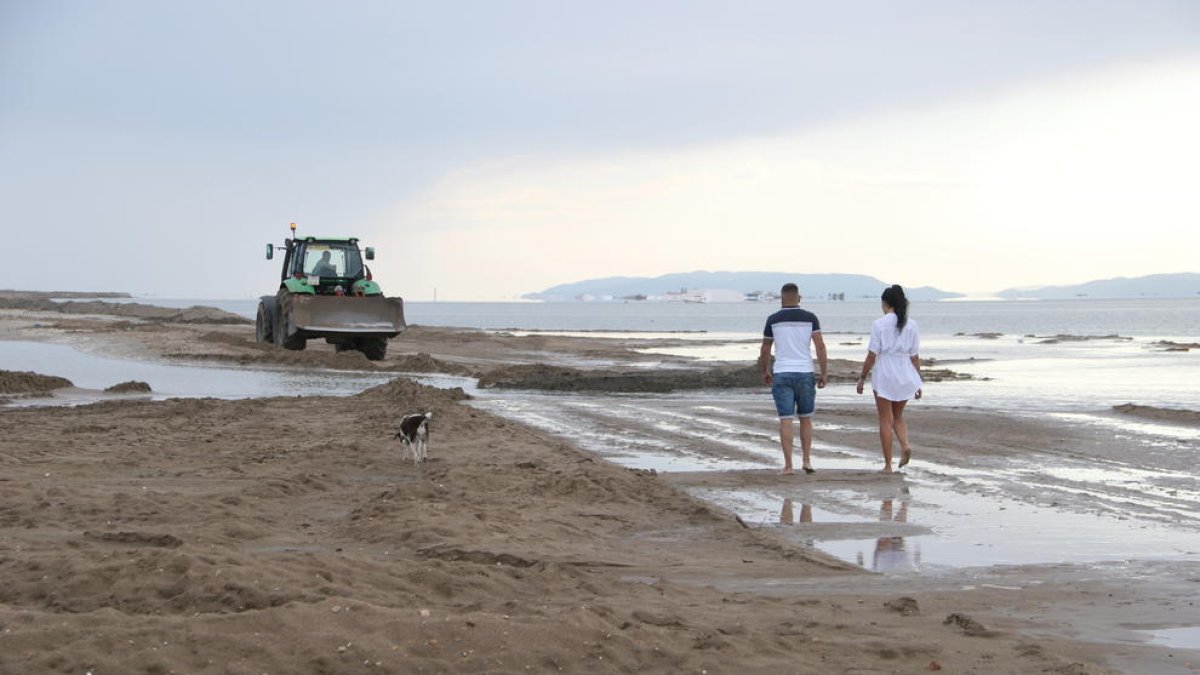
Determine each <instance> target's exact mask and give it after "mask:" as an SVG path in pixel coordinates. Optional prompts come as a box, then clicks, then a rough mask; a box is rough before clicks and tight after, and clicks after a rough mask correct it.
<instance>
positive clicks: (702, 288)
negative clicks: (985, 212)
mask: <svg viewBox="0 0 1200 675" xmlns="http://www.w3.org/2000/svg"><path fill="white" fill-rule="evenodd" d="M789 281H791V282H794V283H796V284H797V285H798V286H800V292H801V293H802V294H803V295H804V296H805V297H806V298H807V299H809V300H826V299H842V300H864V299H871V300H874V299H877V298H879V294H880V293H882V292H883V289H884V288H887V287H888V286H889V285H890V284H889V283H887V282H884V281H882V280H880V279H877V278H875V277H872V276H867V275H865V274H792V273H789V272H705V271H697V272H682V273H676V274H664V275H662V276H659V277H606V278H604V279H588V280H585V281H577V282H574V283H570V284H560V285H558V286H552V287H550V288H547V289H546V290H544V291H541V292H538V293H527V294H526V295H525V296H523V297H525V298H526V299H530V300H543V301H546V302H568V301H572V300H599V301H604V300H623V299H639V300H646V299H649V300H665V299H684V300H687V299H693V300H695V299H707V300H709V301H729V300H737V299H739V298H738V294H742V295H748V294H752V293H763V294H771V293H777V292H778V291H779V287H780V286H782V285H783V284H785V283H787V282H789ZM904 290H905V292H906V293H907V294H908V297H909V298H911V299H913V300H917V301H929V300H946V299H950V298H961V297H965V295H964V294H963V293H955V292H953V291H944V290H941V289H939V288H933V287H930V286H919V287H914V288H908V287H906V288H905V289H904ZM996 295H997V296H999V297H1002V298H1008V299H1019V298H1030V299H1056V298H1080V297H1088V298H1183V297H1188V298H1191V297H1197V296H1198V295H1200V274H1197V273H1191V272H1186V273H1180V274H1153V275H1149V276H1144V277H1133V278H1126V277H1118V278H1115V279H1103V280H1098V281H1089V282H1087V283H1082V284H1075V285H1071V286H1037V287H1026V288H1010V289H1006V290H1003V291H1000V292H999V293H997V294H996Z"/></svg>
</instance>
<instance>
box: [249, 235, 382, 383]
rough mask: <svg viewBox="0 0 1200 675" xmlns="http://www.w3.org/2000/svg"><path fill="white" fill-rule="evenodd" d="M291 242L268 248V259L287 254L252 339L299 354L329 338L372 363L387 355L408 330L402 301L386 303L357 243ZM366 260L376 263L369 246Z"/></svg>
mask: <svg viewBox="0 0 1200 675" xmlns="http://www.w3.org/2000/svg"><path fill="white" fill-rule="evenodd" d="M291 229H292V237H291V238H290V239H287V240H286V241H284V245H283V246H277V245H274V244H267V260H271V259H273V258H274V257H275V250H276V249H277V248H280V249H283V250H284V251H285V254H284V256H283V272H282V274H281V276H280V283H279V291H278V292H277V293H276V294H275V295H264V296H262V297H261V298H259V302H258V319H257V320H256V321H255V327H254V336H255V339H257V340H258V341H259V342H274V343H275V344H276V345H278V346H280V347H283V348H284V349H293V350H301V349H304V347H305V344H306V343H307V341H308V340H309V339H312V338H325V341H326V342H328V343H330V344H332V345H333V346H334V349H336V350H337V351H339V352H341V351H345V350H347V349H356V350H358V351H360V352H362V353H363V354H365V355H366V357H367V358H368V359H371V360H372V361H379V360H381V359H383V358H384V356H386V355H387V345H388V339H389V338H392V337H395V336H396V335H399V334H400V332H401V331H403V330H404V328H405V324H404V300H402V299H401V298H385V297H384V296H383V291H382V290H380V288H379V284H377V283H375V281H374V279H372V278H371V270H370V268H369V267H367V266H366V265H365V264H363V257H364V256H363V253H364V251H360V250H359V248H358V239H355V238H343V239H339V238H334V237H303V238H300V237H297V236H296V224H295V223H292V224H291ZM365 254H366V256H365V257H366V259H367V260H374V259H375V249H373V248H371V247H369V246H368V247H367V248H366V250H365Z"/></svg>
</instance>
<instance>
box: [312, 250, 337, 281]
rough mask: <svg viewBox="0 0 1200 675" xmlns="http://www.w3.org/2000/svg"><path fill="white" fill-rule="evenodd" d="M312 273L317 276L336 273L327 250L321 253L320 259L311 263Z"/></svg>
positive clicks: (330, 275)
mask: <svg viewBox="0 0 1200 675" xmlns="http://www.w3.org/2000/svg"><path fill="white" fill-rule="evenodd" d="M312 274H315V275H317V276H319V277H336V276H337V275H338V273H337V268H336V267H334V266H333V263H331V262H329V251H325V252H324V253H322V254H321V259H320V260H318V261H317V264H316V265H313V268H312Z"/></svg>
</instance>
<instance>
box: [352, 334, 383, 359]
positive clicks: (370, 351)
mask: <svg viewBox="0 0 1200 675" xmlns="http://www.w3.org/2000/svg"><path fill="white" fill-rule="evenodd" d="M387 345H388V339H387V338H385V337H380V338H359V340H358V350H359V351H360V352H362V353H363V355H364V356H366V357H367V360H368V361H382V360H383V359H384V357H385V356H387Z"/></svg>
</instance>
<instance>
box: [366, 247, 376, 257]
mask: <svg viewBox="0 0 1200 675" xmlns="http://www.w3.org/2000/svg"><path fill="white" fill-rule="evenodd" d="M374 259H375V247H374V246H368V247H367V260H374Z"/></svg>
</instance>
